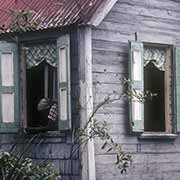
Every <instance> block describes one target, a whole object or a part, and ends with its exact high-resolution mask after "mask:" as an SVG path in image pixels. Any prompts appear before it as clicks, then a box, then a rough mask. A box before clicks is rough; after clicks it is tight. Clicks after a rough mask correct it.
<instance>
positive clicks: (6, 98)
mask: <svg viewBox="0 0 180 180" xmlns="http://www.w3.org/2000/svg"><path fill="white" fill-rule="evenodd" d="M1 99H2V122H3V123H14V121H15V120H14V93H9V94H2V95H1Z"/></svg>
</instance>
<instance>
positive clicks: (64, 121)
mask: <svg viewBox="0 0 180 180" xmlns="http://www.w3.org/2000/svg"><path fill="white" fill-rule="evenodd" d="M57 47H58V80H59V83H58V95H59V103H58V107H59V130H69V129H71V82H70V37H69V35H67V34H66V35H63V36H61V37H59V38H58V41H57Z"/></svg>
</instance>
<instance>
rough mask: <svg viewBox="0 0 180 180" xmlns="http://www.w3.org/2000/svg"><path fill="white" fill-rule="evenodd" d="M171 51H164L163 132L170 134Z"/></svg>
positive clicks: (168, 49)
mask: <svg viewBox="0 0 180 180" xmlns="http://www.w3.org/2000/svg"><path fill="white" fill-rule="evenodd" d="M171 59H172V58H171V49H170V48H167V50H166V62H165V78H164V80H165V81H164V85H165V87H164V95H165V97H164V99H165V131H166V132H169V133H171V132H172V125H173V124H172V80H171V78H172V70H171V69H172V60H171Z"/></svg>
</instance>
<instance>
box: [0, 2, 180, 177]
mask: <svg viewBox="0 0 180 180" xmlns="http://www.w3.org/2000/svg"><path fill="white" fill-rule="evenodd" d="M0 9H1V10H0V25H1V35H0V145H1V149H4V150H8V149H9V148H11V146H12V145H13V144H14V143H18V145H19V146H22V147H23V146H24V145H25V144H26V142H27V139H29V138H31V137H32V136H33V134H37V133H38V134H39V133H40V136H38V140H36V141H35V142H33V143H32V146H31V148H32V151H31V154H30V156H31V157H32V158H33V159H35V160H37V161H40V160H48V161H51V162H53V163H54V164H55V165H56V168H57V170H58V171H59V172H60V173H61V174H62V179H63V180H70V179H71V180H76V179H77V180H80V179H82V180H109V179H113V180H121V179H123V180H132V179H133V180H169V179H171V180H179V179H180V158H179V155H180V151H179V148H180V137H179V135H178V132H179V131H180V90H179V88H180V74H179V72H180V2H179V1H178V0H151V1H150V0H144V1H142V0H68V1H60V0H59V1H58V0H39V1H37V0H26V1H23V0H16V1H12V0H6V1H2V2H0ZM125 78H126V79H129V80H130V82H131V85H130V90H132V91H133V92H135V95H139V94H138V93H140V92H146V93H149V92H150V93H151V92H152V93H153V94H156V95H155V96H153V97H152V99H150V100H149V99H147V100H145V101H139V100H138V98H137V96H134V97H133V98H131V99H130V100H127V99H124V98H123V99H121V100H120V101H117V102H114V103H109V104H107V105H105V107H104V108H101V109H100V110H99V111H98V112H97V113H96V119H97V120H98V121H101V120H106V121H107V122H108V124H109V125H110V133H111V134H112V136H113V137H114V139H115V140H116V142H118V143H120V144H121V145H122V147H123V150H124V151H126V152H128V153H129V154H131V155H132V159H133V162H132V165H131V166H130V168H129V169H128V172H127V173H125V174H121V173H120V171H119V170H118V169H117V168H116V167H115V165H114V162H113V158H114V154H113V153H106V152H104V151H103V150H101V148H100V147H101V145H102V143H101V141H100V140H98V139H95V140H94V141H90V142H89V143H88V145H87V148H86V151H85V152H84V153H83V154H81V153H79V152H77V153H75V154H73V156H71V153H70V152H71V147H72V145H74V144H75V143H76V142H75V141H74V136H73V135H74V134H73V132H74V131H73V130H74V129H75V128H78V127H79V126H83V124H85V123H86V122H87V120H88V118H89V116H90V114H91V113H92V112H93V107H96V105H97V104H99V103H100V102H102V101H103V99H104V98H106V97H107V96H111V95H117V94H121V93H123V92H125V91H126V90H127V89H126V87H125V86H124V79H125ZM140 95H141V94H140ZM52 105H54V106H53V107H54V108H57V110H55V115H54V114H53V115H52V117H50V119H52V121H51V122H49V121H48V120H47V119H46V118H45V117H47V116H48V115H47V114H48V113H47V111H48V112H49V110H50V109H51V107H52ZM42 111H43V113H41V112H42ZM56 113H57V114H58V115H57V114H56ZM44 115H45V117H44Z"/></svg>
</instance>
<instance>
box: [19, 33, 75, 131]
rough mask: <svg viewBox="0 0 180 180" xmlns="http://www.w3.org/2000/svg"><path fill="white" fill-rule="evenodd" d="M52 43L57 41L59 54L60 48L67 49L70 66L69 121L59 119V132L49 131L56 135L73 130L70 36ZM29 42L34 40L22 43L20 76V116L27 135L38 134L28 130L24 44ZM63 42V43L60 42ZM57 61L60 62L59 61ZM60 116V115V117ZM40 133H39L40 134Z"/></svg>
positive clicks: (62, 37) (58, 38) (64, 35)
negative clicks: (28, 133)
mask: <svg viewBox="0 0 180 180" xmlns="http://www.w3.org/2000/svg"><path fill="white" fill-rule="evenodd" d="M38 40H39V41H40V42H41V41H42V40H43V41H46V40H47V39H46V38H45V39H36V41H38ZM51 40H52V41H54V40H55V41H56V46H57V53H58V51H59V48H60V47H62V46H63V47H65V48H66V49H67V56H66V58H67V59H66V60H67V61H68V64H67V66H68V67H67V69H68V71H67V73H68V75H67V76H68V79H67V81H68V86H67V89H68V94H67V96H68V97H67V98H68V102H69V103H68V117H69V118H68V119H67V121H68V122H65V123H64V122H62V121H61V119H60V118H59V117H58V130H53V131H49V130H48V131H47V132H50V133H56V132H58V133H59V132H60V133H61V132H62V131H66V130H71V123H72V122H71V109H70V107H71V91H70V86H71V80H70V74H71V73H70V34H63V35H60V36H59V37H56V38H52V39H51ZM28 41H32V40H29V39H28V40H23V41H22V42H21V43H20V49H21V51H20V61H21V64H20V69H21V72H20V74H21V75H20V76H21V107H20V112H21V113H20V114H21V117H20V119H21V128H22V129H23V132H24V133H27V132H30V133H31V132H36V131H33V130H32V131H31V130H30V131H29V130H28V125H27V98H26V97H27V94H26V82H27V77H26V57H25V51H26V48H25V47H24V46H23V44H25V43H26V42H28ZM59 41H61V42H59ZM57 58H59V55H58V56H57ZM57 61H59V60H58V59H57ZM57 64H58V65H57V74H59V71H60V70H59V62H58V63H57ZM57 80H58V81H59V78H58V77H57ZM57 83H58V92H59V82H57ZM59 103H60V102H59V93H58V107H59ZM59 109H60V108H58V114H59V112H60V110H59ZM58 116H59V115H58ZM38 132H39V131H37V133H38Z"/></svg>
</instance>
